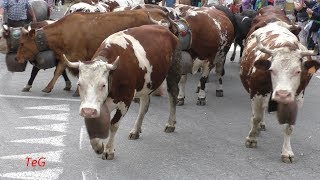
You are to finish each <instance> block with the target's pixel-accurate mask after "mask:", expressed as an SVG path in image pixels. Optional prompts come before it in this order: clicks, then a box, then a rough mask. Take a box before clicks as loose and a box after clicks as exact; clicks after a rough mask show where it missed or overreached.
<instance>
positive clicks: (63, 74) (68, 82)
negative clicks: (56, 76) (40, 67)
mask: <svg viewBox="0 0 320 180" xmlns="http://www.w3.org/2000/svg"><path fill="white" fill-rule="evenodd" d="M62 77H63V79H64V81H65V82H66V86H65V87H64V88H63V90H65V91H70V90H71V87H72V85H71V81H70V79H69V77H68V75H67V71H66V70H64V71H63V73H62Z"/></svg>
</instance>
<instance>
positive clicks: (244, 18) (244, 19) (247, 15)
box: [230, 9, 257, 63]
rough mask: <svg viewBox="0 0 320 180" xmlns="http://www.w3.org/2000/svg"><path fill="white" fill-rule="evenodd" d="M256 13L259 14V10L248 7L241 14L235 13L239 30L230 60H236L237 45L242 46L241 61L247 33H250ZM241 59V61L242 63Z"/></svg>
mask: <svg viewBox="0 0 320 180" xmlns="http://www.w3.org/2000/svg"><path fill="white" fill-rule="evenodd" d="M256 15H257V12H256V11H255V10H252V9H247V10H244V11H242V12H241V13H239V14H235V15H234V17H235V21H236V27H237V31H236V37H235V39H234V43H233V52H232V55H231V57H230V61H234V59H235V57H236V48H237V45H239V46H240V61H241V58H242V53H243V48H244V43H243V41H244V40H245V39H246V37H247V34H248V33H249V30H250V28H251V23H252V20H253V18H255V17H256ZM240 61H239V63H240Z"/></svg>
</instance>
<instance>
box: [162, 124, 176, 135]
mask: <svg viewBox="0 0 320 180" xmlns="http://www.w3.org/2000/svg"><path fill="white" fill-rule="evenodd" d="M175 129H176V127H175V126H170V125H166V128H165V129H164V132H166V133H172V132H174V130H175Z"/></svg>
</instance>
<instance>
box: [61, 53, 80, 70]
mask: <svg viewBox="0 0 320 180" xmlns="http://www.w3.org/2000/svg"><path fill="white" fill-rule="evenodd" d="M62 56H63V59H64V61H65V62H66V64H67V66H69V67H71V68H79V65H80V63H79V62H70V61H69V60H68V59H67V57H66V55H64V54H62Z"/></svg>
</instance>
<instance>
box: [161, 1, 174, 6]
mask: <svg viewBox="0 0 320 180" xmlns="http://www.w3.org/2000/svg"><path fill="white" fill-rule="evenodd" d="M175 3H176V0H162V3H161V4H162V6H166V7H173V6H174V4H175Z"/></svg>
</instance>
